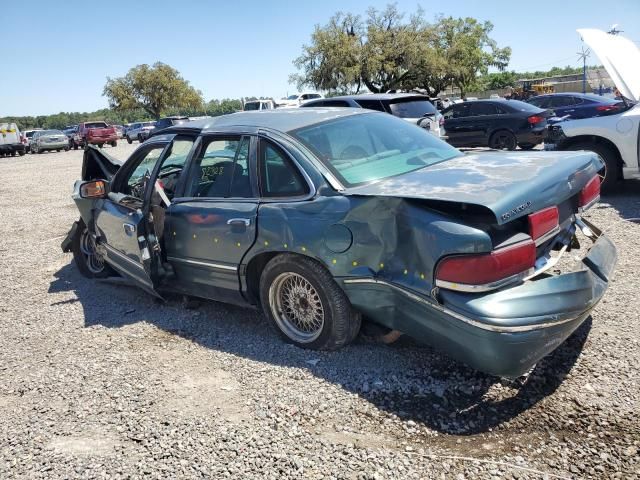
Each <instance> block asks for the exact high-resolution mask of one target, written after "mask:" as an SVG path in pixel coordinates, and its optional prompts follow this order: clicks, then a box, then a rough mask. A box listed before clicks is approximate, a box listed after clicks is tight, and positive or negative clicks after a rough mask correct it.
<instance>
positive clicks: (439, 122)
mask: <svg viewBox="0 0 640 480" xmlns="http://www.w3.org/2000/svg"><path fill="white" fill-rule="evenodd" d="M438 125H440V126H441V127H443V126H444V116H441V117H440V120H438Z"/></svg>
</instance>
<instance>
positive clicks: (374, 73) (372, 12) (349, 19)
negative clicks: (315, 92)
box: [290, 4, 511, 95]
mask: <svg viewBox="0 0 640 480" xmlns="http://www.w3.org/2000/svg"><path fill="white" fill-rule="evenodd" d="M492 29H493V25H492V24H491V23H490V22H479V21H478V20H476V19H474V18H453V17H438V18H436V22H435V23H434V24H429V23H428V22H427V21H426V20H425V16H424V11H423V10H422V9H420V8H419V9H418V10H417V11H416V12H415V13H414V14H413V15H411V16H410V17H409V18H408V19H405V15H404V14H403V13H401V12H400V11H399V10H398V8H397V6H396V5H395V4H392V5H388V6H387V7H386V8H385V9H384V10H381V11H379V10H376V9H375V8H370V9H369V10H368V11H367V17H366V20H364V21H362V20H361V19H360V17H359V16H357V15H353V14H350V13H347V14H344V13H338V14H336V15H334V16H333V17H331V19H330V20H329V23H328V24H327V25H325V26H323V27H320V26H316V27H315V30H314V33H313V34H312V36H311V44H310V45H305V46H303V52H302V55H300V56H299V57H298V58H297V59H296V60H294V65H295V66H296V67H297V68H298V69H299V70H301V73H299V74H296V75H292V76H291V77H290V79H291V81H295V82H296V83H297V85H298V87H299V88H301V87H302V86H304V85H309V86H312V87H314V88H316V89H321V90H327V91H329V92H333V91H339V92H350V91H354V90H355V91H356V92H358V91H359V90H360V86H361V83H364V84H365V85H366V86H367V88H368V89H369V90H370V91H371V92H384V91H387V90H390V89H406V90H408V89H412V88H415V87H420V88H424V89H425V90H426V91H427V93H428V94H430V95H437V94H438V93H439V92H440V91H442V90H443V89H444V88H445V87H446V86H448V85H450V84H452V83H453V84H455V85H457V86H458V87H459V88H460V89H461V90H462V91H463V92H465V91H467V90H468V88H469V86H470V85H472V84H473V82H474V81H475V79H476V77H477V76H478V75H481V74H486V73H487V71H488V69H489V67H494V68H497V69H499V70H503V69H504V68H505V67H506V66H507V65H508V63H509V58H510V56H511V49H510V48H508V47H507V48H499V47H498V46H497V44H496V42H495V41H494V40H493V39H491V37H490V36H489V34H490V33H491V30H492Z"/></svg>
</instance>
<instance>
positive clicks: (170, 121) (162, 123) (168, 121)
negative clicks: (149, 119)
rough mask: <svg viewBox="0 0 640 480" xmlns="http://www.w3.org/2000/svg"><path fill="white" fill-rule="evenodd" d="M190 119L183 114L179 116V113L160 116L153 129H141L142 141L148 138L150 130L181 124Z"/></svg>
mask: <svg viewBox="0 0 640 480" xmlns="http://www.w3.org/2000/svg"><path fill="white" fill-rule="evenodd" d="M190 121H191V120H190V119H189V117H184V116H179V115H174V116H172V117H164V118H161V119H160V120H158V121H157V122H155V129H153V130H143V131H142V132H141V134H142V140H143V141H144V140H146V139H147V138H149V134H150V132H151V131H154V132H155V131H160V130H164V129H165V128H168V127H172V126H174V125H182V124H184V123H187V122H190Z"/></svg>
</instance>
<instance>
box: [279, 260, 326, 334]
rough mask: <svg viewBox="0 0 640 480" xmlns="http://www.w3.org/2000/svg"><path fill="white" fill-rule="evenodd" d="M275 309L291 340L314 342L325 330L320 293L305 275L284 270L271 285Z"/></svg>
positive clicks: (281, 328)
mask: <svg viewBox="0 0 640 480" xmlns="http://www.w3.org/2000/svg"><path fill="white" fill-rule="evenodd" d="M269 306H270V308H271V313H272V314H273V317H274V319H275V321H276V323H277V324H278V327H279V328H280V330H282V332H283V333H284V334H285V335H287V336H288V337H289V338H290V339H291V340H294V341H296V342H299V343H311V342H313V341H314V340H316V339H317V338H318V337H319V336H320V334H321V333H322V328H323V327H324V320H325V312H324V307H323V305H322V300H321V298H320V295H319V294H318V292H317V291H316V289H315V287H314V286H313V285H312V284H311V283H310V282H309V281H308V280H307V279H306V278H304V277H303V276H302V275H298V274H297V273H293V272H285V273H281V274H280V275H278V276H277V277H276V279H275V280H274V281H273V283H272V284H271V287H270V288H269Z"/></svg>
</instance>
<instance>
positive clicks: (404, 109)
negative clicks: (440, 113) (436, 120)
mask: <svg viewBox="0 0 640 480" xmlns="http://www.w3.org/2000/svg"><path fill="white" fill-rule="evenodd" d="M389 109H390V110H391V113H392V114H393V115H395V116H396V117H400V118H422V117H424V116H425V115H433V114H434V113H437V110H436V107H434V106H433V104H432V103H431V102H430V101H429V100H416V99H413V100H396V101H394V102H392V103H390V104H389Z"/></svg>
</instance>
